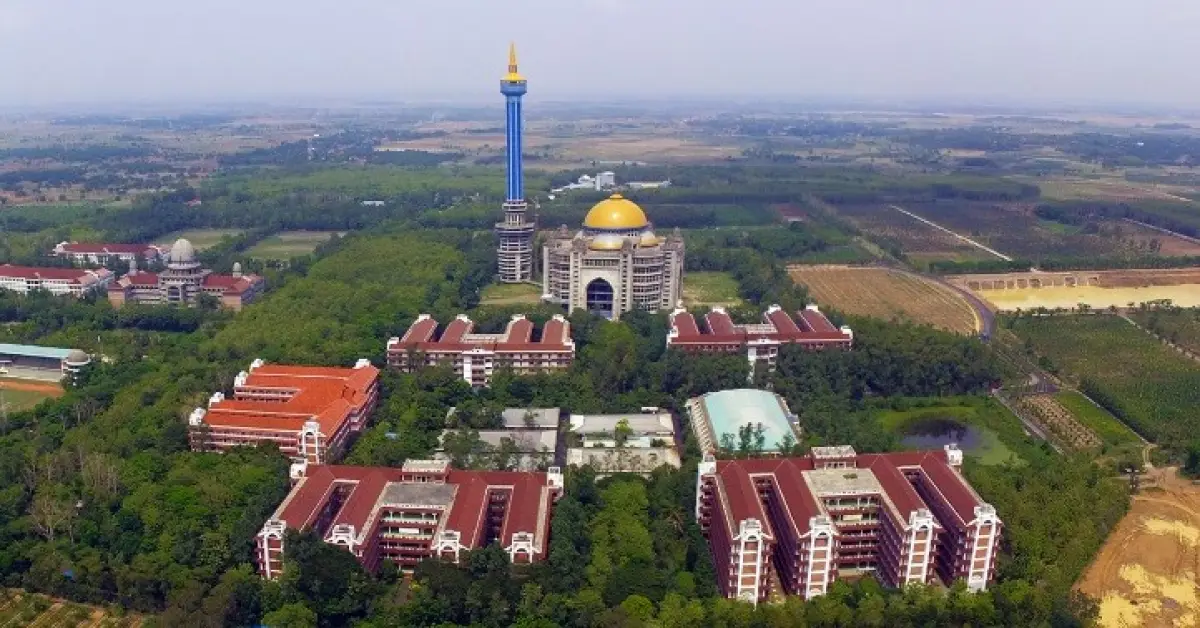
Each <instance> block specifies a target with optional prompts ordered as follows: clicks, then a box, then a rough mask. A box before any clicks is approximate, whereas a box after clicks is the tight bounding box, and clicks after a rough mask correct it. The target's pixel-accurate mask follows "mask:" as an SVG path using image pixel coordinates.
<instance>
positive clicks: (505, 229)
mask: <svg viewBox="0 0 1200 628" xmlns="http://www.w3.org/2000/svg"><path fill="white" fill-rule="evenodd" d="M526 91H528V87H527V84H526V81H525V77H524V76H521V73H520V72H518V71H517V47H516V45H515V44H514V45H510V46H509V48H508V73H507V74H505V75H504V77H503V78H501V79H500V93H501V94H504V111H505V129H506V132H505V157H506V160H505V165H506V177H505V181H506V186H505V187H506V190H505V200H504V220H503V221H501V222H498V223H496V238H497V240H498V241H499V243H498V245H497V246H498V248H497V250H496V262H497V265H498V267H499V276H500V282H501V283H521V282H527V281H533V233H534V230H535V228H536V226H535V225H534V223H532V222H530V221H529V220H528V219H527V218H526V215H525V214H526V210H528V209H529V205H528V204H527V203H526V202H525V182H524V180H523V177H522V165H521V146H522V143H521V135H522V129H521V123H522V117H521V97H523V96H524V95H525V92H526Z"/></svg>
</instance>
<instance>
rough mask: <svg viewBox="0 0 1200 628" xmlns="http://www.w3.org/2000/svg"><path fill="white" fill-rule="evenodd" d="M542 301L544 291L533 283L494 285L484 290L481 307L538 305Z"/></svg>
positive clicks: (480, 300)
mask: <svg viewBox="0 0 1200 628" xmlns="http://www.w3.org/2000/svg"><path fill="white" fill-rule="evenodd" d="M541 299H542V289H541V287H539V286H536V285H534V284H531V283H494V284H491V285H489V286H487V287H485V288H484V289H483V294H482V295H481V296H480V297H479V304H480V305H519V304H525V303H528V304H533V305H536V304H537V303H539V302H540V301H541Z"/></svg>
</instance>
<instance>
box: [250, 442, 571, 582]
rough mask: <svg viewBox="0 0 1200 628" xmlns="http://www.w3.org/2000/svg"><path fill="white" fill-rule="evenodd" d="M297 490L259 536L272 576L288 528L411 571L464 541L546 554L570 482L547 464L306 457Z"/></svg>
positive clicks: (371, 565)
mask: <svg viewBox="0 0 1200 628" xmlns="http://www.w3.org/2000/svg"><path fill="white" fill-rule="evenodd" d="M298 475H299V477H298V480H297V482H296V483H295V485H294V486H293V487H292V490H291V492H290V493H289V494H288V496H287V497H286V498H284V500H283V503H281V504H280V505H279V507H278V508H276V509H275V512H274V513H273V514H272V515H271V518H270V519H268V520H267V522H266V523H265V524H263V527H262V529H261V530H260V531H259V533H258V535H257V536H256V537H255V545H256V551H255V563H256V564H257V566H258V572H259V574H260V575H262V576H263V577H264V578H277V577H279V575H280V574H281V573H282V572H283V554H284V549H285V548H284V542H285V541H284V538H285V535H286V532H287V530H289V529H292V530H299V531H309V530H312V531H314V532H316V533H317V534H318V535H319V536H320V537H321V538H322V539H324V541H325V542H326V543H329V544H331V545H336V546H339V547H342V548H345V549H346V550H347V551H349V552H350V553H351V554H353V555H354V557H355V558H356V559H358V561H359V562H360V563H361V564H362V565H363V567H365V568H366V569H368V570H370V571H375V570H377V569H378V568H379V566H380V564H382V562H383V561H385V560H387V561H390V562H391V563H392V564H394V565H396V566H397V567H398V568H399V569H402V570H404V571H411V570H412V569H413V568H414V567H415V566H416V565H417V564H418V563H420V562H421V561H422V560H425V559H427V558H440V559H443V560H448V561H453V562H457V561H458V560H459V557H460V555H461V553H462V551H463V550H473V549H478V548H482V547H486V546H487V545H489V544H491V543H499V544H500V546H501V547H503V548H504V551H505V552H507V553H508V556H509V559H510V560H511V561H512V562H513V563H533V562H538V561H542V560H545V558H546V555H547V552H548V550H549V536H550V516H551V513H552V511H553V508H554V502H555V501H556V500H557V499H558V497H559V496H560V495H561V494H562V491H563V475H562V473H561V471H560V470H559V469H558V468H557V467H553V468H551V469H550V470H549V471H548V472H545V473H533V472H518V471H459V470H455V469H451V468H450V465H449V463H447V462H445V461H435V460H409V461H407V462H405V463H404V466H403V467H401V468H399V469H396V468H392V467H352V466H325V465H317V466H303V465H301V468H300V471H299V473H298Z"/></svg>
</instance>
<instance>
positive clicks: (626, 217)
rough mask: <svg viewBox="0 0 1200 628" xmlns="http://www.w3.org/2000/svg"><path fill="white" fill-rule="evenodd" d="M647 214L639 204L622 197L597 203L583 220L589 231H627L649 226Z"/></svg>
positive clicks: (616, 195) (616, 196) (615, 196)
mask: <svg viewBox="0 0 1200 628" xmlns="http://www.w3.org/2000/svg"><path fill="white" fill-rule="evenodd" d="M649 224H650V221H649V220H648V219H647V218H646V212H644V211H642V208H641V207H638V205H637V203H635V202H633V201H631V200H629V199H627V198H625V197H624V196H621V195H620V194H613V195H612V196H610V197H608V198H606V199H604V200H602V201H600V202H599V203H596V206H595V207H593V208H592V209H591V211H589V212H588V213H587V216H585V217H584V219H583V226H584V227H586V228H588V229H604V230H613V231H615V230H625V229H642V228H644V227H645V226H647V225H649Z"/></svg>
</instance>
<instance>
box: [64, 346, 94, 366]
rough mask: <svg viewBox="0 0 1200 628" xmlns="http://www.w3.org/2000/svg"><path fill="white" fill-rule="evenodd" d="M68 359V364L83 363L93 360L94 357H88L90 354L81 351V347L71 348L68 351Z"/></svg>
mask: <svg viewBox="0 0 1200 628" xmlns="http://www.w3.org/2000/svg"><path fill="white" fill-rule="evenodd" d="M66 361H67V364H75V365H83V364H87V363H89V362H91V361H92V359H91V358H90V357H88V354H86V353H84V352H83V351H80V350H79V349H71V351H70V352H69V353H67V360H66Z"/></svg>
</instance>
